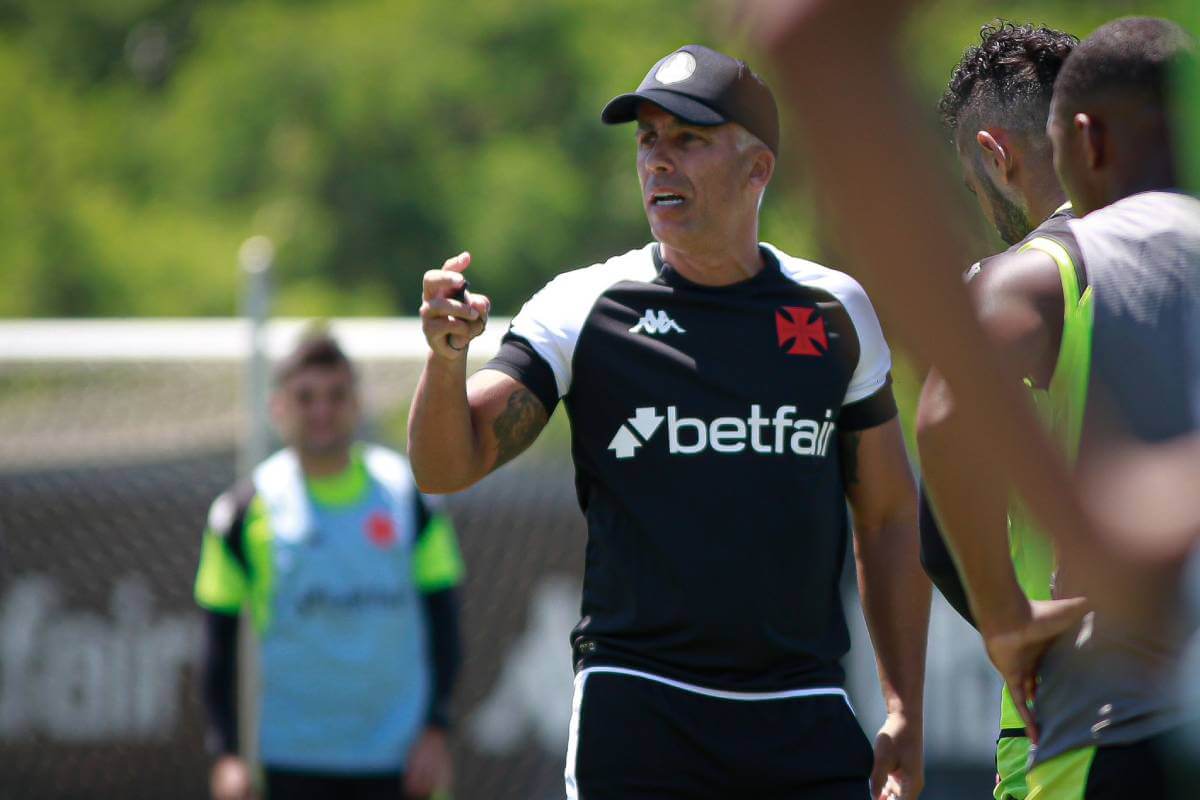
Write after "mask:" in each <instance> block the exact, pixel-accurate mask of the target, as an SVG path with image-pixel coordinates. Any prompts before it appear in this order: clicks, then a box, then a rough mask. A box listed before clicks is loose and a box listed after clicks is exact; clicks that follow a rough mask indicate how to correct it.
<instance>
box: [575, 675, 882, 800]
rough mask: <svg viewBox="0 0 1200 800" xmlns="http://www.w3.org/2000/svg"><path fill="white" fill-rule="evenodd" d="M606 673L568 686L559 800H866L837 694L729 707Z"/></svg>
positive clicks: (857, 748)
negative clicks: (571, 689)
mask: <svg viewBox="0 0 1200 800" xmlns="http://www.w3.org/2000/svg"><path fill="white" fill-rule="evenodd" d="M606 669H610V668H604V667H599V668H596V667H593V668H590V669H586V670H584V671H583V672H581V673H579V674H578V675H576V677H575V700H574V706H573V711H572V715H571V732H570V743H569V744H568V747H567V768H566V780H567V798H568V800H652V799H653V800H675V799H676V798H678V799H679V800H682V799H683V798H688V800H708V799H711V800H729V799H730V798H754V799H755V800H801V799H803V800H867V799H868V796H869V790H868V780H869V778H870V774H871V766H872V761H873V754H872V750H871V745H870V743H869V742H868V741H867V738H866V736H864V735H863V732H862V729H861V728H860V727H859V726H858V721H857V720H856V719H855V717H854V712H853V711H852V710H851V709H850V704H849V703H848V702H847V700H846V696H845V695H844V694H842V693H841V692H840V690H837V689H832V690H825V691H826V692H827V693H821V694H814V695H810V696H796V697H785V698H778V699H749V698H750V697H753V696H752V695H744V696H738V697H737V698H736V699H735V698H733V697H731V696H728V694H727V693H701V692H705V691H706V690H703V689H698V687H690V688H681V687H680V686H677V685H669V684H667V683H663V682H661V680H660V679H654V678H653V677H651V676H644V675H634V674H629V673H616V672H608V671H605V670H606ZM818 691H820V690H818Z"/></svg>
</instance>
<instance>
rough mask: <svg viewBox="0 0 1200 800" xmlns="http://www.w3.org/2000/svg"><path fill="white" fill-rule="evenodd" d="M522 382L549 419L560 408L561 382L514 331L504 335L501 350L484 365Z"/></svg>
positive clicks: (485, 367)
mask: <svg viewBox="0 0 1200 800" xmlns="http://www.w3.org/2000/svg"><path fill="white" fill-rule="evenodd" d="M484 369H493V370H496V371H497V372H503V373H504V374H505V375H507V376H509V377H510V378H513V379H514V380H517V381H520V382H521V384H522V385H524V386H525V388H527V389H529V391H531V392H533V396H534V397H536V398H537V399H538V400H539V401H541V404H542V407H543V408H545V409H546V415H547V416H549V415H550V414H552V413H553V412H554V409H555V407H556V406H557V405H558V398H559V394H558V381H557V379H556V378H555V376H554V370H553V369H552V368H551V367H550V365H549V364H548V363H547V362H546V360H545V359H544V358H542V356H541V355H540V354H539V353H538V352H537V350H535V349H534V348H533V345H531V344H530V343H529V342H528V341H526V340H525V339H523V338H521V337H520V336H518V335H516V334H514V333H512V332H511V331H510V332H508V333H507V334H505V335H504V339H503V340H502V341H501V342H500V350H499V351H498V352H497V353H496V355H495V356H494V357H493V358H492V360H491V361H489V362H488V363H487V364H486V365H484Z"/></svg>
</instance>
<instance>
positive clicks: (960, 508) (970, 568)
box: [917, 411, 1024, 632]
mask: <svg viewBox="0 0 1200 800" xmlns="http://www.w3.org/2000/svg"><path fill="white" fill-rule="evenodd" d="M962 426H963V420H962V419H961V415H959V414H958V413H956V412H954V411H947V412H943V414H942V415H941V418H940V419H938V420H937V421H936V422H930V423H923V424H921V425H920V426H919V431H918V435H917V443H918V446H919V448H920V451H921V464H922V475H923V477H924V479H925V486H926V488H927V490H928V491H929V494H930V497H931V498H932V499H933V504H934V508H935V510H936V511H937V515H938V521H939V523H940V524H941V529H942V535H943V536H944V537H945V539H946V544H947V546H948V547H949V548H950V552H951V553H952V554H953V555H954V560H955V563H956V564H957V565H958V569H959V573H960V574H961V575H962V577H963V581H964V583H965V584H966V589H967V598H968V600H969V602H970V604H971V611H972V613H973V614H974V617H975V620H976V622H977V623H978V625H979V628H980V630H981V631H985V632H986V631H988V630H994V629H996V628H997V627H1004V625H1005V623H1004V620H1006V619H1008V618H1009V617H1010V616H1011V615H1012V614H1014V613H1020V612H1021V611H1022V610H1023V606H1024V593H1023V592H1022V591H1021V588H1020V585H1019V584H1018V583H1017V579H1016V574H1015V573H1014V571H1013V568H1012V561H1011V557H1010V554H1009V550H1008V527H1007V505H1008V493H1007V492H1006V491H1005V486H1006V483H1005V480H1004V474H1003V472H1002V471H1001V470H999V469H998V468H997V467H996V463H995V459H994V456H993V455H992V453H991V451H990V450H988V449H984V448H974V447H963V446H962V442H963V436H962V431H961V430H960V428H961V427H962Z"/></svg>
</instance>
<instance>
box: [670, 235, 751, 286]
mask: <svg viewBox="0 0 1200 800" xmlns="http://www.w3.org/2000/svg"><path fill="white" fill-rule="evenodd" d="M662 257H663V261H666V262H667V263H668V264H670V265H671V266H672V267H674V268H675V271H676V272H678V273H679V274H680V275H682V276H683V277H685V278H687V279H688V280H689V281H691V282H692V283H698V284H700V285H701V286H728V285H730V284H733V283H740V282H741V281H744V280H746V279H748V278H753V277H754V276H755V275H757V274H758V273H759V272H761V271H762V268H763V259H762V254H761V253H759V251H758V240H757V237H749V238H748V239H746V240H745V241H742V242H739V243H738V244H737V245H736V246H731V247H728V248H726V249H723V250H716V251H714V250H712V249H706V250H699V249H696V250H692V249H688V248H680V247H674V246H672V245H669V244H666V243H665V242H664V243H663V244H662Z"/></svg>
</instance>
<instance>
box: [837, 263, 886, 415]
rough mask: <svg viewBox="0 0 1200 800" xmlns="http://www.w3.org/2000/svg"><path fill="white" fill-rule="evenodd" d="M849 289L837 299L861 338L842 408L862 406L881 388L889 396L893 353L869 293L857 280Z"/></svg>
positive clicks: (850, 282) (852, 281) (851, 281)
mask: <svg viewBox="0 0 1200 800" xmlns="http://www.w3.org/2000/svg"><path fill="white" fill-rule="evenodd" d="M848 282H849V284H850V285H849V287H848V288H847V290H846V291H845V293H844V294H842V293H839V296H838V299H839V300H841V301H842V305H843V306H844V307H845V309H846V313H847V314H849V315H850V321H851V322H852V323H853V324H854V332H855V333H856V334H857V335H858V350H859V353H858V364H857V365H856V366H855V368H854V374H853V376H852V377H851V378H850V385H849V386H848V387H847V388H846V397H845V399H844V400H843V401H842V405H843V406H849V405H853V404H855V403H859V402H861V401H863V400H866V399H867V398H870V397H871V396H873V395H876V394H878V393H879V392H880V390H882V389H887V390H888V391H889V393H890V385H891V380H890V378H889V375H890V373H891V370H892V353H891V350H889V349H888V345H887V342H886V341H885V340H884V338H883V329H882V328H881V327H880V326H879V318H878V317H877V316H875V308H874V307H873V306H872V305H871V301H870V300H869V299H868V298H867V293H866V292H865V291H863V288H862V286H860V285H859V284H858V282H857V281H854V280H849V279H848Z"/></svg>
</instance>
